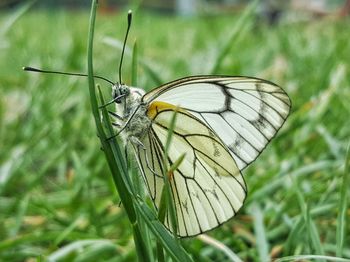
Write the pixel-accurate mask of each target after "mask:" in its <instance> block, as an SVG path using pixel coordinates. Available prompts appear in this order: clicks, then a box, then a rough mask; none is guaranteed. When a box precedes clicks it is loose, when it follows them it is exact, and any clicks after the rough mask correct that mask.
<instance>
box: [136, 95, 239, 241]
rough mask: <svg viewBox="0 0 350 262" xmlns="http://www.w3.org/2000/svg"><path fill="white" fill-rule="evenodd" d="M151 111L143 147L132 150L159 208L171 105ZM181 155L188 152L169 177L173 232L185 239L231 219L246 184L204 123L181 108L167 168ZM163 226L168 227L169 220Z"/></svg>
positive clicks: (164, 105)
mask: <svg viewBox="0 0 350 262" xmlns="http://www.w3.org/2000/svg"><path fill="white" fill-rule="evenodd" d="M157 105H159V107H158V106H157ZM149 108H150V110H149V111H148V112H147V113H148V115H149V116H151V117H152V119H153V121H152V125H151V128H150V130H149V132H148V134H147V135H146V136H145V137H144V138H143V139H142V141H141V142H142V143H143V145H144V147H142V146H135V145H134V150H135V153H136V156H137V161H138V163H139V166H140V168H141V171H142V174H143V176H144V178H145V181H146V184H147V187H148V189H149V192H150V195H151V198H152V199H153V201H154V203H155V205H156V207H157V208H158V207H159V202H160V195H161V192H162V188H163V177H162V175H163V173H164V172H163V171H164V167H163V166H162V160H161V159H162V155H163V154H164V151H163V150H164V145H165V142H166V139H167V135H168V128H169V124H170V122H171V118H172V115H173V113H174V106H172V105H169V104H164V103H158V102H153V103H152V104H151V105H150V106H149ZM153 110H156V111H155V112H156V113H155V112H154V111H153ZM151 111H152V112H151ZM183 153H185V154H186V156H185V158H184V160H183V161H182V162H181V164H180V165H179V167H178V169H177V170H176V171H175V172H174V173H173V174H171V176H169V179H170V185H171V191H172V195H173V198H174V199H173V201H174V203H175V208H176V214H177V221H178V232H177V234H178V235H179V236H182V237H185V236H194V235H197V234H201V233H203V232H205V231H208V230H210V229H213V228H215V227H217V226H218V225H220V224H222V223H224V222H225V221H227V220H228V219H230V218H231V217H233V216H234V215H235V214H236V212H237V211H238V210H239V209H240V208H241V206H242V205H243V202H244V199H245V197H246V185H245V182H244V179H243V177H242V175H241V173H240V170H239V168H238V167H237V165H236V163H235V161H234V159H233V158H232V156H231V154H230V151H229V150H228V148H227V147H226V146H225V144H224V143H223V142H222V141H221V139H220V138H219V137H218V136H217V134H215V133H214V132H213V130H211V129H210V128H208V127H207V125H206V124H205V123H204V122H202V120H200V119H198V118H197V117H196V116H194V115H193V114H191V113H189V112H187V111H186V110H182V109H181V110H179V111H178V112H177V121H176V125H175V129H174V132H173V140H172V144H171V146H170V149H169V152H168V159H167V161H168V164H169V166H170V165H171V164H172V163H174V162H175V161H176V160H177V159H178V158H179V157H180V156H181V155H182V154H183ZM165 225H166V226H167V227H168V228H170V227H169V218H168V217H166V221H165Z"/></svg>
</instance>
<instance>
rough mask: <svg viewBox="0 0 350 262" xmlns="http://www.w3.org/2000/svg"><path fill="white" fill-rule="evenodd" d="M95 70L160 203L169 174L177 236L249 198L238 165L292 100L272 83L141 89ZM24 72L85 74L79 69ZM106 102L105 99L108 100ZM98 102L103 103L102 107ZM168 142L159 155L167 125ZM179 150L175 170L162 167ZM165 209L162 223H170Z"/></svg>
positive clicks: (215, 79) (208, 225)
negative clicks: (108, 91) (108, 90)
mask: <svg viewBox="0 0 350 262" xmlns="http://www.w3.org/2000/svg"><path fill="white" fill-rule="evenodd" d="M130 24H131V12H130V11H129V13H128V28H127V32H126V36H125V39H124V44H123V50H122V55H121V60H120V65H119V82H118V83H114V82H113V81H110V80H108V79H106V78H104V77H101V76H97V75H94V76H93V77H95V78H97V79H101V80H104V81H106V82H108V83H110V84H111V85H112V96H113V100H112V101H111V102H112V103H115V109H116V111H115V112H110V113H111V116H112V117H113V118H114V119H115V121H114V123H113V124H114V125H115V128H116V131H117V135H119V134H120V136H121V138H122V139H123V140H124V142H125V144H126V145H129V147H131V150H132V151H133V152H134V155H135V158H136V161H137V163H138V166H139V169H140V172H141V174H142V177H143V178H144V181H145V184H146V187H147V189H148V192H149V195H150V198H151V199H152V200H153V202H154V205H155V207H156V208H157V209H158V208H159V205H160V199H161V193H162V191H163V188H164V177H163V174H166V175H168V176H169V177H168V178H169V184H170V190H171V193H172V194H171V195H172V198H173V199H172V201H173V203H174V207H175V213H176V219H177V232H175V233H176V234H177V235H178V236H180V237H190V236H195V235H198V234H202V233H204V232H207V231H209V230H211V229H214V228H216V227H218V226H219V225H221V224H223V223H224V222H226V221H228V220H229V219H231V218H232V217H233V216H235V215H236V214H237V212H238V211H239V210H240V209H241V207H242V205H243V203H244V200H245V198H246V196H247V186H246V183H245V181H244V178H243V176H242V173H241V172H242V170H243V169H244V168H245V167H247V166H248V165H249V164H250V163H252V162H253V161H254V160H255V159H256V158H257V157H258V156H259V154H260V153H261V152H262V151H263V150H264V148H265V147H266V145H267V144H268V143H269V141H270V140H271V139H272V138H273V137H274V136H275V135H276V133H277V132H278V130H279V129H280V128H281V126H282V125H283V123H284V122H285V120H286V118H287V117H288V115H289V112H290V108H291V100H290V98H289V97H288V95H287V94H286V92H285V91H284V90H283V89H282V88H281V87H279V86H278V85H276V84H274V83H272V82H269V81H266V80H263V79H259V78H254V77H244V76H215V75H203V76H191V77H185V78H182V79H179V80H175V81H172V82H169V83H167V84H164V85H162V86H160V87H158V88H155V89H153V90H151V91H150V92H148V93H146V92H145V91H144V90H143V89H141V88H135V87H129V86H127V85H125V84H122V81H121V66H122V60H123V55H124V50H125V43H126V39H127V36H128V32H129V29H130ZM23 69H24V70H26V71H32V72H40V73H54V74H63V75H74V76H83V77H86V76H87V75H86V74H82V73H67V72H61V71H52V70H41V69H37V68H33V67H24V68H23ZM109 104H111V103H107V104H106V105H109ZM106 105H104V106H106ZM174 113H176V122H175V126H174V128H173V129H172V143H171V145H170V148H169V149H168V151H167V159H165V162H164V161H163V158H164V156H165V155H166V154H165V147H166V142H167V138H168V134H169V128H170V126H171V124H172V119H173V116H174ZM182 156H185V157H184V158H183V160H182V161H181V162H180V164H179V165H178V167H177V169H176V170H174V171H173V172H171V173H170V174H167V167H169V166H172V165H173V164H174V163H175V162H176V161H177V160H178V159H179V158H181V157H182ZM169 220H170V219H169V215H168V214H167V215H166V217H165V221H164V224H165V226H166V227H167V228H168V229H169V230H172V229H171V227H170V221H169Z"/></svg>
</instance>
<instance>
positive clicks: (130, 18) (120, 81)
mask: <svg viewBox="0 0 350 262" xmlns="http://www.w3.org/2000/svg"><path fill="white" fill-rule="evenodd" d="M131 20H132V12H131V10H129V12H128V28H127V30H126V34H125V38H124V43H123V49H122V55H121V57H120V63H119V83H120V84H121V83H122V64H123V58H124V52H125V45H126V40H127V39H128V35H129V31H130V26H131Z"/></svg>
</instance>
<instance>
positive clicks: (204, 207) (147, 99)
mask: <svg viewBox="0 0 350 262" xmlns="http://www.w3.org/2000/svg"><path fill="white" fill-rule="evenodd" d="M112 94H113V98H114V102H115V104H116V113H112V116H114V117H115V118H116V119H115V120H116V124H115V125H116V126H117V130H118V129H119V131H121V130H123V132H122V134H123V135H122V138H123V140H124V141H125V143H126V144H130V146H131V148H132V151H133V152H134V155H135V158H136V161H137V164H138V166H139V169H140V171H141V174H142V176H143V178H144V181H145V184H146V187H147V189H148V192H149V195H150V197H151V199H152V200H153V202H154V204H155V206H156V208H157V209H158V208H159V205H160V198H161V192H162V190H163V187H164V178H163V174H165V173H166V171H167V170H166V168H167V167H166V166H164V162H163V160H162V159H163V157H164V154H165V152H164V150H165V144H166V141H167V136H168V133H169V128H170V125H171V121H172V116H173V115H174V113H175V112H176V122H175V127H174V129H173V130H172V132H173V133H172V143H171V145H170V148H169V150H168V152H167V153H168V154H167V159H166V161H167V164H168V165H167V166H171V165H172V164H174V163H175V162H176V161H177V159H179V158H180V157H181V155H185V157H184V159H183V161H182V162H181V163H180V165H179V166H178V167H177V169H176V170H175V171H174V172H172V173H171V175H169V183H170V189H171V192H172V198H173V199H172V201H173V203H174V206H175V211H176V219H177V226H178V228H177V231H178V232H176V234H177V235H178V236H180V237H189V236H195V235H198V234H202V233H204V232H206V231H209V230H211V229H213V228H216V227H218V226H219V225H221V224H223V223H224V222H226V221H227V220H229V219H230V218H232V217H233V216H235V215H236V214H237V212H238V211H239V209H240V208H241V207H242V205H243V203H244V200H245V198H246V196H247V186H246V183H245V181H244V178H243V176H242V174H241V171H242V170H243V169H244V168H245V167H247V166H248V165H249V164H250V163H251V162H253V161H254V160H255V159H256V158H257V157H258V155H259V154H260V153H261V152H262V151H263V150H264V148H265V147H266V145H267V144H268V143H269V141H270V140H271V139H272V138H273V137H274V136H275V135H276V133H277V131H278V130H279V129H280V127H281V126H282V125H283V123H284V121H285V120H286V118H287V116H288V114H289V111H290V108H291V101H290V99H289V97H288V95H287V94H286V93H285V92H284V91H283V89H282V88H280V87H279V86H277V85H276V84H274V83H272V82H269V81H266V80H263V79H259V78H253V77H240V76H214V75H208V76H191V77H186V78H182V79H179V80H175V81H173V82H170V83H167V84H164V85H162V86H160V87H158V88H155V89H154V90H152V91H150V92H148V93H146V92H145V91H144V90H143V89H140V88H134V87H128V86H126V85H122V84H116V85H114V86H113V92H112ZM120 116H121V117H120ZM164 224H165V226H166V227H167V228H168V229H169V230H171V227H170V221H169V217H166V219H165V221H164Z"/></svg>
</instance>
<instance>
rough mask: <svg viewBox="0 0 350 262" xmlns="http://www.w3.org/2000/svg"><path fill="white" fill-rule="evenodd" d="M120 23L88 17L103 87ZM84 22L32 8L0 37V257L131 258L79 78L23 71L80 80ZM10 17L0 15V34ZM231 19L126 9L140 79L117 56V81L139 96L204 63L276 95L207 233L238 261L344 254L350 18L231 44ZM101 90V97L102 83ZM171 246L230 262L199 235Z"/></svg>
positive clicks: (118, 17)
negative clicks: (279, 105) (288, 103)
mask: <svg viewBox="0 0 350 262" xmlns="http://www.w3.org/2000/svg"><path fill="white" fill-rule="evenodd" d="M125 14H126V12H121V13H120V14H113V15H112V14H103V13H99V14H98V16H97V24H96V28H95V43H94V71H95V73H96V74H99V75H103V76H106V77H108V78H110V79H112V80H117V78H118V77H117V70H118V62H119V57H120V48H117V47H116V46H115V44H118V41H121V40H122V39H123V37H124V32H125V29H126V23H125ZM88 16H89V14H88V11H86V12H85V11H81V12H74V13H73V12H67V11H64V10H58V11H51V12H49V11H43V10H41V11H35V10H34V9H32V10H31V12H27V13H25V14H24V15H22V16H21V17H19V18H18V20H17V21H16V22H15V23H13V24H11V26H10V28H9V29H8V30H7V31H6V32H3V33H2V34H3V35H1V37H0V68H1V70H0V221H1V223H0V260H4V261H23V260H25V259H29V258H38V259H39V257H40V256H41V257H42V258H43V259H47V258H50V257H51V258H59V257H60V258H63V259H64V260H65V261H67V260H68V261H93V260H94V259H100V260H108V259H109V260H113V261H130V260H134V259H136V256H137V255H136V252H135V248H134V242H133V235H132V227H131V225H130V223H129V221H128V218H127V215H126V213H125V209H124V207H123V206H120V207H119V206H118V203H119V201H120V199H119V196H118V194H117V193H116V191H115V188H114V183H113V180H112V176H111V175H110V171H109V169H108V165H107V162H106V160H105V157H104V154H103V152H102V151H101V150H100V143H99V139H98V137H97V132H96V129H95V126H94V123H93V117H92V114H91V108H90V103H89V94H88V81H87V79H81V78H75V77H65V76H53V75H39V74H34V73H26V72H23V71H22V70H21V67H22V66H25V65H31V66H37V67H42V68H46V69H56V70H66V71H75V72H87V67H86V53H87V51H86V50H87V33H88V20H89V17H88ZM12 19H13V15H12V13H1V16H0V27H1V26H2V25H4V24H6V23H8V21H12ZM237 19H238V17H232V16H224V17H218V16H210V17H203V18H193V19H191V18H177V17H172V16H159V15H156V14H150V13H144V12H135V13H134V24H133V25H132V29H131V33H130V38H129V42H128V47H129V51H130V54H131V52H132V50H133V46H134V42H135V40H136V39H137V59H138V61H139V65H138V66H137V69H138V75H137V80H135V79H136V78H135V76H132V71H133V70H135V64H133V61H132V58H131V56H130V55H127V56H126V57H125V64H124V68H123V72H124V75H123V79H124V81H125V82H126V83H131V82H132V81H133V82H135V81H137V83H138V85H139V86H141V87H144V88H145V89H147V90H150V89H152V88H153V87H155V86H157V85H158V84H159V83H160V82H162V83H165V82H167V81H170V80H174V79H176V78H179V77H183V76H188V75H193V74H209V73H212V69H213V68H215V72H214V73H217V74H230V75H249V76H257V77H262V78H265V79H268V80H271V81H273V82H276V83H278V84H279V85H280V86H282V87H284V88H285V90H286V91H287V92H288V94H289V95H290V97H291V99H292V102H293V108H292V114H291V116H290V118H289V119H288V120H287V123H286V124H285V125H284V127H283V128H282V129H281V131H280V132H279V134H278V136H277V137H276V138H275V139H274V140H273V141H272V142H271V144H270V145H269V146H268V147H267V149H266V150H265V152H264V153H263V154H262V155H261V156H260V157H259V158H258V160H257V161H255V162H254V163H253V164H252V165H251V166H250V167H249V168H248V169H247V170H245V171H244V175H245V179H246V181H247V185H248V190H249V196H248V199H247V201H246V204H245V206H244V207H243V209H242V210H241V211H240V213H239V214H238V215H237V216H236V217H235V218H234V219H232V220H230V222H228V223H226V224H224V225H223V226H221V227H220V228H218V229H216V230H214V231H212V232H210V233H209V234H208V235H209V236H210V237H211V238H214V239H215V240H216V241H219V243H221V244H222V245H225V246H226V247H227V248H228V249H229V250H231V251H232V252H234V253H235V254H236V255H237V256H238V257H240V258H241V259H242V260H243V261H247V260H249V261H261V260H262V259H263V258H265V259H266V257H268V258H271V257H273V258H282V257H286V256H298V255H325V256H335V255H336V254H337V255H338V256H339V257H344V258H349V259H350V248H349V246H350V242H349V241H350V240H349V237H347V236H349V235H350V227H349V226H348V224H349V212H350V210H349V207H348V206H346V199H347V198H348V197H349V193H348V192H349V185H344V183H343V181H348V179H347V176H348V173H349V165H348V164H347V165H346V163H348V162H349V157H346V151H347V147H348V144H349V141H350V118H349V115H350V104H349V101H350V79H349V77H348V75H349V73H350V70H349V69H350V64H349V61H348V60H349V59H348V58H349V57H350V46H349V45H348V28H349V25H350V21H349V20H334V19H333V20H331V19H325V20H316V21H312V22H299V23H289V24H281V25H279V26H276V27H267V26H265V25H257V24H256V23H255V22H254V19H253V18H249V20H248V21H247V22H246V23H245V24H244V26H242V28H240V31H239V34H238V37H237V38H232V39H231V38H230V36H232V34H234V30H235V29H234V26H235V24H236V22H237ZM1 32H2V31H1ZM111 38H114V41H111ZM117 39H118V41H116V40H117ZM228 41H230V42H228ZM227 46H230V48H228V49H226V47H227ZM180 48H181V49H180ZM223 49H224V50H225V56H224V58H223V60H222V63H221V64H220V65H219V66H217V65H216V64H217V61H218V59H219V57H220V55H221V53H222V50H223ZM179 50H181V51H179ZM145 65H147V66H145ZM100 84H101V88H102V89H103V93H104V96H105V98H106V100H108V99H107V98H108V95H109V93H110V88H109V86H108V85H105V83H102V82H100ZM346 195H348V197H346ZM337 230H338V232H337ZM337 235H338V237H337ZM181 242H182V244H183V245H184V247H185V249H186V250H187V251H188V252H189V253H190V254H191V256H193V258H194V260H195V261H198V260H200V261H212V260H216V261H228V257H229V256H228V255H227V254H228V253H225V252H223V251H222V250H227V249H225V246H221V247H223V248H222V249H220V248H218V246H217V245H214V244H213V245H210V244H208V243H209V242H210V241H209V242H207V241H203V240H202V239H201V238H192V239H185V240H183V241H181ZM214 242H215V241H213V242H212V243H214ZM215 243H217V242H215ZM322 253H323V254H322ZM78 254H79V257H78ZM317 258H318V259H321V258H320V257H317ZM305 259H310V260H311V258H310V257H309V258H307V257H305ZM281 261H282V260H281Z"/></svg>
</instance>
